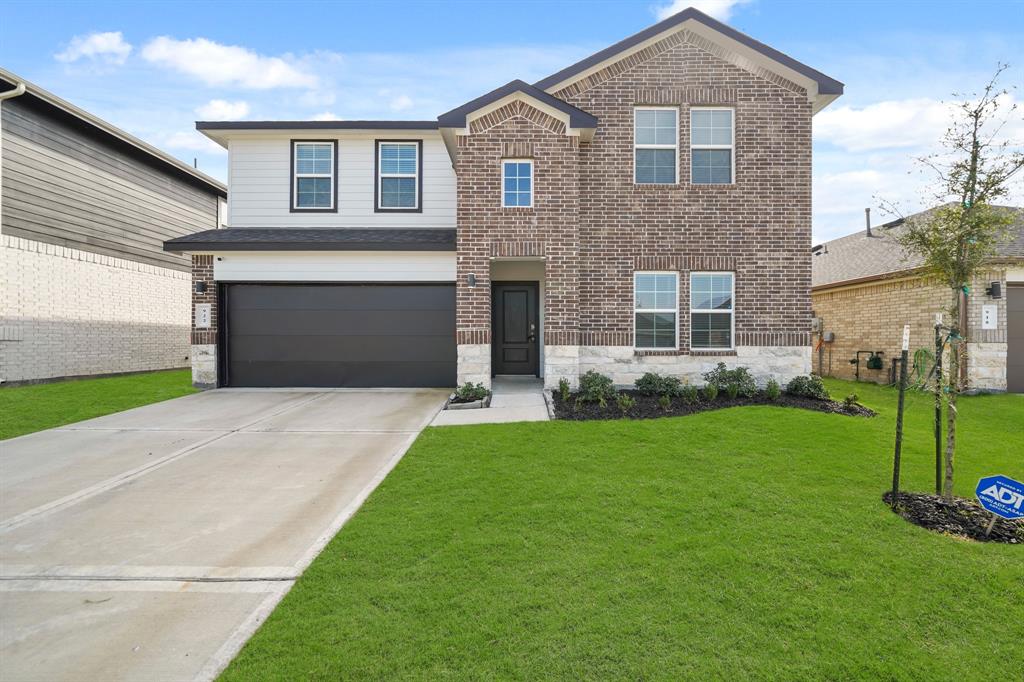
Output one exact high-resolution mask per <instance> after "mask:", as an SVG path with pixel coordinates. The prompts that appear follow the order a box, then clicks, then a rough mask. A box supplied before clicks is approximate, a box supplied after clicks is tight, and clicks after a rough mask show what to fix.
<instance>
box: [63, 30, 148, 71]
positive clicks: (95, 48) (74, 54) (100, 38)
mask: <svg viewBox="0 0 1024 682" xmlns="http://www.w3.org/2000/svg"><path fill="white" fill-rule="evenodd" d="M131 52H132V46H131V45H129V44H128V43H126V42H125V40H124V36H122V35H121V32H120V31H108V32H106V33H89V34H88V35H83V36H75V37H74V38H72V39H71V41H70V42H69V43H68V45H67V47H66V48H64V51H63V52H58V53H57V54H55V55H54V58H55V59H56V60H57V61H59V62H65V63H71V62H77V61H78V60H79V59H82V58H86V59H89V60H91V61H99V62H103V63H105V64H124V63H125V60H127V59H128V55H130V54H131Z"/></svg>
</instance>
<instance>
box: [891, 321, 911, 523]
mask: <svg viewBox="0 0 1024 682" xmlns="http://www.w3.org/2000/svg"><path fill="white" fill-rule="evenodd" d="M909 350H910V325H909V324H905V325H903V351H902V353H900V398H899V404H898V407H897V408H896V451H895V452H894V453H893V456H892V506H893V507H895V506H896V505H897V503H898V502H899V495H900V450H901V449H902V447H903V395H904V393H905V392H906V389H907V351H909Z"/></svg>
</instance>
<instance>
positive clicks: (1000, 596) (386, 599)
mask: <svg viewBox="0 0 1024 682" xmlns="http://www.w3.org/2000/svg"><path fill="white" fill-rule="evenodd" d="M829 387H830V389H831V391H832V393H833V395H834V396H835V397H837V398H840V399H841V398H842V397H843V396H845V395H847V394H848V393H850V392H853V391H856V392H857V393H858V394H859V395H860V396H861V400H862V402H864V403H865V404H867V405H868V406H870V407H872V408H874V409H876V410H878V411H879V413H880V414H879V416H878V417H876V418H874V419H871V420H865V419H862V418H852V417H846V416H839V415H828V414H821V413H814V412H808V411H802V410H796V409H789V408H776V407H768V406H756V407H743V408H734V409H728V410H721V411H715V412H707V413H703V414H698V415H693V416H687V417H681V418H671V419H661V420H651V421H607V422H583V423H569V422H549V423H537V424H502V425H482V426H470V427H449V428H433V429H427V430H426V431H425V432H424V433H423V434H422V435H421V437H420V438H419V440H418V441H417V442H416V444H415V445H414V446H413V448H412V449H411V450H410V452H409V453H408V454H407V455H406V456H405V458H404V459H403V460H402V461H401V462H400V463H399V465H398V466H397V467H396V469H395V470H394V471H393V472H392V473H391V475H389V476H388V478H387V479H386V480H385V481H384V482H383V484H382V485H381V486H380V487H379V488H378V489H377V490H376V491H375V492H374V494H373V495H372V496H371V497H370V499H369V500H368V501H367V503H366V505H365V506H364V507H363V508H362V509H361V510H360V511H359V512H358V513H357V515H356V516H355V517H354V518H353V519H352V520H351V521H350V522H349V523H348V525H346V527H345V528H344V529H343V530H342V531H341V533H339V534H338V536H337V537H335V538H334V539H333V541H332V542H331V543H330V544H329V545H328V547H327V548H326V549H325V550H324V552H323V553H322V554H321V555H320V556H319V557H318V558H317V560H316V561H315V562H314V563H313V565H312V566H311V567H310V568H309V569H308V570H307V571H306V573H305V575H303V576H302V578H301V579H300V580H299V581H298V583H297V584H296V586H295V587H294V588H293V589H292V591H291V592H290V593H289V594H288V595H287V597H286V598H285V599H284V600H283V601H282V603H281V605H280V606H279V607H278V608H277V610H276V611H275V612H274V613H273V614H272V615H271V616H270V618H269V619H268V620H267V622H266V623H265V624H264V625H263V627H262V628H261V629H260V630H259V631H258V632H257V633H256V635H255V636H254V637H253V638H252V640H251V641H250V642H249V643H248V644H247V645H246V646H245V647H244V649H243V650H242V652H241V653H240V655H239V656H238V658H236V660H235V661H234V662H233V663H232V664H231V665H230V666H229V667H228V669H227V670H226V671H225V672H224V674H223V676H222V679H224V680H229V681H233V680H249V679H282V680H283V679H325V680H327V679H331V680H333V679H367V678H372V679H394V678H402V679H436V678H451V679H495V678H498V679H506V678H513V679H552V678H555V679H578V678H586V679H607V678H614V679H621V678H659V679H724V678H728V677H732V676H736V677H738V678H740V679H751V678H757V679H822V680H823V679H887V680H903V679H906V680H918V679H970V678H973V677H976V676H977V675H978V674H979V673H978V671H979V670H983V669H986V666H988V665H991V664H992V663H993V662H994V661H1003V662H1011V661H1018V660H1019V652H1020V648H1019V647H1020V643H1021V641H1022V639H1024V625H1022V623H1024V600H1022V599H1020V594H1021V593H1022V591H1024V551H1022V549H1024V548H1021V547H1019V546H1010V545H996V544H981V543H973V542H969V541H964V540H958V539H954V538H950V537H943V536H940V535H936V534H933V533H931V532H928V531H925V530H923V529H920V528H917V527H915V526H912V525H910V524H908V523H907V522H905V521H903V520H902V519H901V518H899V517H898V516H896V515H895V514H893V513H891V512H890V511H889V510H888V509H887V508H886V507H885V506H884V505H883V504H882V503H881V500H880V496H881V494H882V492H883V491H884V490H885V489H886V487H887V485H888V483H889V481H890V477H891V469H890V467H891V457H892V438H893V425H894V421H895V405H896V393H895V391H893V390H891V389H887V388H881V387H875V386H870V385H864V384H858V385H854V384H852V383H849V382H837V381H830V382H829ZM907 407H908V410H907V416H906V436H905V443H904V454H903V457H904V465H903V469H904V486H905V488H906V489H914V490H929V489H930V488H931V487H932V485H933V476H934V464H933V463H934V459H933V456H934V455H933V451H932V447H933V441H932V435H931V414H932V404H931V397H930V396H929V395H922V394H911V395H910V396H909V397H908V401H907ZM960 409H961V417H962V418H961V421H960V425H959V435H960V448H959V450H958V459H957V467H958V469H957V492H958V494H960V495H964V496H969V495H971V494H973V488H974V485H975V482H976V481H977V479H978V478H979V477H980V476H981V475H985V474H989V473H1004V474H1007V475H1010V476H1013V477H1015V478H1022V477H1024V459H1022V457H1021V453H1022V452H1024V435H1022V433H1021V432H1020V431H1017V430H1015V427H1016V425H1019V424H1020V423H1021V421H1022V419H1024V397H1022V396H1014V395H1002V396H978V397H968V398H965V399H964V400H962V401H961V407H960Z"/></svg>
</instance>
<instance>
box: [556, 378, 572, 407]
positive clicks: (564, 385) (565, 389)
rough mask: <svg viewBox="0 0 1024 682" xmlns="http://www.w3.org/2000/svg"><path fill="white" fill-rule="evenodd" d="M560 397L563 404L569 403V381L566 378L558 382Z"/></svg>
mask: <svg viewBox="0 0 1024 682" xmlns="http://www.w3.org/2000/svg"><path fill="white" fill-rule="evenodd" d="M558 395H559V397H561V398H562V402H563V403H567V402H569V380H568V379H566V378H565V377H562V378H561V379H559V380H558Z"/></svg>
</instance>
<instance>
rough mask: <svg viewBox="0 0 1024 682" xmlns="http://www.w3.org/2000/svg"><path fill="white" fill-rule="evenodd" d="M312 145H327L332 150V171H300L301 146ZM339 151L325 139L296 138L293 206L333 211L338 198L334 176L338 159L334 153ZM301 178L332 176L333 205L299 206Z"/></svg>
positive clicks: (293, 166) (304, 209)
mask: <svg viewBox="0 0 1024 682" xmlns="http://www.w3.org/2000/svg"><path fill="white" fill-rule="evenodd" d="M310 145H327V147H328V148H329V149H330V150H331V165H330V168H331V172H330V173H300V172H299V147H300V146H310ZM336 153H337V145H336V144H335V143H333V142H327V141H324V140H295V142H294V143H293V144H292V168H294V169H295V172H294V173H293V174H292V208H293V209H295V210H296V211H333V210H334V204H335V202H336V201H337V200H338V197H337V194H338V181H337V179H336V178H335V177H334V169H335V168H337V161H336V160H335V158H334V155H335V154H336ZM299 178H330V179H331V205H330V206H299Z"/></svg>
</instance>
